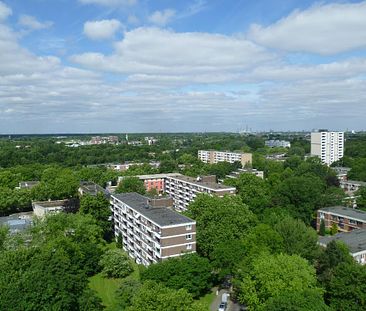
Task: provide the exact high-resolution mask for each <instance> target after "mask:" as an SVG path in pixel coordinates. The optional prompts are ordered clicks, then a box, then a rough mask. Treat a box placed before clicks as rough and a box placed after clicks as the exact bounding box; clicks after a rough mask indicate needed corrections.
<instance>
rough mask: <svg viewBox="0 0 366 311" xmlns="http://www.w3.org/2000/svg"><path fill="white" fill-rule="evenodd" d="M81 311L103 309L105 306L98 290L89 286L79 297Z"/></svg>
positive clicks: (98, 310)
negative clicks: (98, 294) (97, 292)
mask: <svg viewBox="0 0 366 311" xmlns="http://www.w3.org/2000/svg"><path fill="white" fill-rule="evenodd" d="M78 302H79V311H102V310H104V306H103V304H102V300H101V299H100V298H99V297H98V296H97V294H96V292H95V291H93V290H91V289H89V288H87V289H85V290H84V292H83V293H82V295H81V296H80V297H79V301H78Z"/></svg>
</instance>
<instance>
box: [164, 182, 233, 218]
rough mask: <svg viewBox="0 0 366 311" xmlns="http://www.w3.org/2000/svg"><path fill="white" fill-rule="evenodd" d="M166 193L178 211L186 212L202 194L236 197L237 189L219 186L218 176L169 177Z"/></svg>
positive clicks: (166, 183)
mask: <svg viewBox="0 0 366 311" xmlns="http://www.w3.org/2000/svg"><path fill="white" fill-rule="evenodd" d="M165 193H166V194H168V195H169V196H170V197H171V198H172V199H173V201H174V205H173V206H174V208H175V209H176V210H178V211H185V210H186V209H187V207H188V205H189V204H190V203H191V202H192V201H194V199H195V198H196V196H197V195H198V194H200V193H207V194H210V195H217V196H219V197H222V196H224V195H225V194H228V195H234V194H235V193H236V188H235V187H229V186H225V185H221V184H218V183H217V182H216V176H201V177H197V178H193V177H188V176H184V175H180V176H168V177H167V178H166V180H165Z"/></svg>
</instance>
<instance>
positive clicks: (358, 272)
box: [326, 262, 366, 311]
mask: <svg viewBox="0 0 366 311" xmlns="http://www.w3.org/2000/svg"><path fill="white" fill-rule="evenodd" d="M326 289H327V293H326V297H327V300H328V302H329V303H330V306H331V307H332V309H333V310H347V311H351V310H352V311H353V310H354V311H356V310H365V309H366V267H365V266H361V265H358V264H356V263H354V262H353V263H341V264H339V265H338V266H337V267H336V268H335V270H334V274H333V276H332V277H331V280H330V282H329V285H328V286H327V288H326Z"/></svg>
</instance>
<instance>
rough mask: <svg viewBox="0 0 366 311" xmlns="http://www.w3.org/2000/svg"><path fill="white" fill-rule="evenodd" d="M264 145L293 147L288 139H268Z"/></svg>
mask: <svg viewBox="0 0 366 311" xmlns="http://www.w3.org/2000/svg"><path fill="white" fill-rule="evenodd" d="M264 145H265V146H267V147H270V148H274V147H283V148H290V147H291V143H290V142H289V141H287V140H273V139H271V140H266V141H265V142H264Z"/></svg>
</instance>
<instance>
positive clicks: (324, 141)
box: [311, 130, 344, 166]
mask: <svg viewBox="0 0 366 311" xmlns="http://www.w3.org/2000/svg"><path fill="white" fill-rule="evenodd" d="M343 153H344V133H343V132H328V131H326V130H320V131H319V132H315V133H311V155H312V156H316V157H319V158H320V159H321V161H322V163H323V164H326V165H328V166H329V165H331V164H332V163H333V162H336V161H338V160H340V159H341V158H343Z"/></svg>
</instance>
